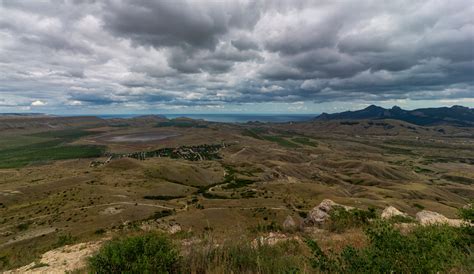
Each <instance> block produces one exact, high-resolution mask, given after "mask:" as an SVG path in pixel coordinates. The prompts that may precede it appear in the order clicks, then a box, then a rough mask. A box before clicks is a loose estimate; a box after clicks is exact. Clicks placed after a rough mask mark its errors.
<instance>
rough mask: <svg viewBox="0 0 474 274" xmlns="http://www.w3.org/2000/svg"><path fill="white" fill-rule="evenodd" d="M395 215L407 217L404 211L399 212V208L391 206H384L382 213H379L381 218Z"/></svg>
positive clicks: (389, 217)
mask: <svg viewBox="0 0 474 274" xmlns="http://www.w3.org/2000/svg"><path fill="white" fill-rule="evenodd" d="M395 216H403V217H408V215H407V214H406V213H403V212H401V211H400V210H398V209H396V208H395V207H393V206H389V207H386V208H385V209H384V210H383V211H382V215H381V217H382V219H391V218H393V217H395Z"/></svg>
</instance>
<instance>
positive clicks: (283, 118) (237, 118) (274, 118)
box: [98, 114, 318, 123]
mask: <svg viewBox="0 0 474 274" xmlns="http://www.w3.org/2000/svg"><path fill="white" fill-rule="evenodd" d="M141 115H143V114H111V115H98V116H99V117H101V118H104V119H111V118H133V117H137V116H141ZM162 116H165V117H166V118H168V119H173V118H178V117H187V118H191V119H202V120H206V121H210V122H223V123H246V122H252V121H258V122H272V123H285V122H302V121H308V120H311V119H313V118H314V117H316V116H318V115H317V114H162Z"/></svg>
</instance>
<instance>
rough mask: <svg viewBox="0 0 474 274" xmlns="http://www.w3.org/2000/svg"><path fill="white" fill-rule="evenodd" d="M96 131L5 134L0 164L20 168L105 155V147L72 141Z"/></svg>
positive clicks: (0, 166) (1, 146)
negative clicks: (77, 143) (71, 143)
mask: <svg viewBox="0 0 474 274" xmlns="http://www.w3.org/2000/svg"><path fill="white" fill-rule="evenodd" d="M90 134H92V133H90V132H87V131H82V130H64V131H51V132H44V133H37V134H34V135H26V136H17V137H16V140H14V139H13V138H6V139H3V138H2V142H1V143H0V168H17V167H23V166H27V165H30V164H37V163H44V162H48V161H53V160H65V159H74V158H90V157H98V156H101V155H102V154H103V153H104V151H105V148H104V147H103V146H95V145H69V143H70V142H72V141H73V140H75V139H78V138H80V137H83V136H87V135H90Z"/></svg>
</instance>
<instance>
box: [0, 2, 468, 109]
mask: <svg viewBox="0 0 474 274" xmlns="http://www.w3.org/2000/svg"><path fill="white" fill-rule="evenodd" d="M472 14H474V2H472V1H469V0H464V1H390V2H386V1H360V0H359V1H297V0H296V1H295V0H292V1H250V0H249V1H180V0H178V1H146V0H136V1H125V0H123V1H120V0H104V1H67V0H64V1H59V0H58V1H49V2H47V1H9V0H4V1H3V2H0V109H12V110H15V109H17V110H21V109H30V108H33V107H36V108H49V109H51V110H55V111H61V110H64V111H66V110H71V109H72V110H74V109H75V110H84V111H86V110H90V109H101V108H102V109H103V108H109V109H112V108H120V109H123V110H127V111H132V112H133V111H137V110H143V111H149V110H165V111H166V110H173V109H195V110H196V109H197V110H201V111H205V110H213V109H224V110H225V109H226V107H227V106H230V105H233V106H235V105H242V106H245V105H247V104H259V103H261V104H272V103H273V104H288V105H289V106H290V107H292V108H293V107H294V106H295V105H299V104H302V103H303V104H304V103H305V102H312V103H327V102H348V101H352V100H357V101H358V102H377V101H387V100H463V99H466V98H467V99H468V100H471V99H472V98H474V89H473V87H474V77H473V75H474V16H472Z"/></svg>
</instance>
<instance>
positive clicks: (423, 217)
mask: <svg viewBox="0 0 474 274" xmlns="http://www.w3.org/2000/svg"><path fill="white" fill-rule="evenodd" d="M416 220H417V221H418V222H420V224H421V225H433V224H447V225H451V226H461V225H462V224H463V221H462V220H458V219H449V218H447V217H446V216H444V215H443V214H440V213H438V212H433V211H429V210H422V211H420V212H418V213H416Z"/></svg>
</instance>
